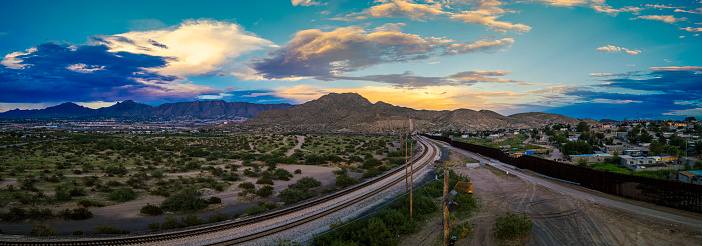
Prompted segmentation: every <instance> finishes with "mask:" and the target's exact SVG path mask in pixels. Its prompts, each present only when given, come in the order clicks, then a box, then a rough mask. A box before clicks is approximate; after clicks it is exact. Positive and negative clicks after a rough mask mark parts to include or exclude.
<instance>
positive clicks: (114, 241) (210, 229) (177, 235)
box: [0, 140, 438, 246]
mask: <svg viewBox="0 0 702 246" xmlns="http://www.w3.org/2000/svg"><path fill="white" fill-rule="evenodd" d="M424 141H426V140H421V141H417V142H418V143H420V144H421V145H422V146H423V148H424V151H423V152H422V154H421V155H419V156H417V157H414V158H413V159H412V160H413V163H415V161H417V160H422V159H424V158H425V157H426V156H427V153H429V152H431V153H432V155H431V156H430V158H429V159H428V160H432V159H433V158H434V156H435V155H436V154H437V152H438V151H435V150H432V151H430V150H429V148H430V147H433V145H431V144H427V143H425V142H424ZM428 163H430V161H424V162H423V163H421V165H420V166H419V167H416V170H420V169H422V168H423V167H425V166H426V165H427V164H428ZM403 170H404V168H403V166H398V167H396V168H394V169H392V170H391V171H388V172H386V173H384V174H382V175H381V176H379V177H377V178H375V179H371V180H366V181H364V182H362V183H359V184H357V185H354V186H352V187H349V188H347V189H344V190H341V191H338V192H335V193H331V194H328V195H325V196H322V197H318V198H316V199H313V200H310V201H306V202H302V203H298V204H294V205H292V206H287V207H283V208H281V209H277V210H273V211H270V212H267V213H263V214H260V215H258V216H253V217H248V218H244V219H241V220H235V221H227V222H224V223H220V224H214V225H208V226H203V227H198V228H191V229H185V230H179V231H173V232H165V233H159V234H150V235H142V236H133V237H118V238H101V239H93V240H90V239H87V240H64V241H28V240H27V241H23V240H17V241H4V240H3V241H0V246H3V245H27V246H29V245H32V246H34V245H51V246H83V245H139V244H149V243H159V242H166V241H171V240H176V239H186V238H190V237H195V236H200V235H205V234H210V233H216V232H220V231H225V230H230V229H234V228H237V227H242V226H246V225H251V224H255V223H258V222H261V221H265V220H268V219H271V218H275V217H278V216H282V215H286V214H289V213H293V212H296V211H299V210H301V209H304V208H307V207H310V206H315V205H319V204H322V203H325V202H327V201H331V200H334V199H336V198H340V197H342V196H345V195H349V194H351V193H353V192H356V191H359V190H362V189H364V188H366V187H368V186H371V185H373V184H375V183H377V182H381V181H382V180H385V179H386V178H389V177H391V176H393V175H395V174H397V173H401V172H402V171H403ZM404 177H405V175H404V174H403V175H402V176H401V178H398V179H395V180H393V181H391V182H389V183H387V184H385V185H383V186H382V187H380V188H378V189H375V190H373V191H371V192H368V193H365V194H363V195H361V196H359V197H356V198H354V199H352V200H350V201H348V202H345V203H343V204H338V205H337V206H335V207H333V208H330V209H327V210H325V211H323V212H320V213H317V214H315V215H312V216H308V217H305V218H304V219H300V220H296V221H294V222H291V223H287V224H284V225H280V226H277V227H275V228H271V229H268V230H265V231H262V232H258V233H254V234H251V235H247V236H243V237H239V238H236V239H231V240H227V241H223V242H219V243H215V244H212V245H232V244H239V243H244V242H248V241H252V240H255V239H258V238H262V237H265V236H268V235H271V234H275V233H277V232H280V231H284V230H286V229H289V228H293V227H296V226H299V225H302V224H305V223H307V222H310V221H313V220H315V219H318V218H321V217H323V216H326V215H329V214H331V213H334V212H336V211H339V210H341V209H344V208H346V207H348V206H351V205H353V204H355V203H357V202H359V201H362V200H364V199H366V198H369V197H371V196H373V195H376V194H378V193H380V192H382V191H384V190H386V189H388V188H390V187H392V186H394V185H396V184H397V183H399V182H400V181H402V180H403V179H402V178H404ZM30 240H31V239H30Z"/></svg>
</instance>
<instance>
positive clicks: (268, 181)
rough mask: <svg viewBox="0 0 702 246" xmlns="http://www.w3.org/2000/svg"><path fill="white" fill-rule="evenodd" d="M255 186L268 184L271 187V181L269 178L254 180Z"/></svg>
mask: <svg viewBox="0 0 702 246" xmlns="http://www.w3.org/2000/svg"><path fill="white" fill-rule="evenodd" d="M256 184H268V185H273V180H272V179H270V178H265V177H263V178H260V179H258V180H256Z"/></svg>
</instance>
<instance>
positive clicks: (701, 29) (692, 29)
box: [680, 27, 702, 32]
mask: <svg viewBox="0 0 702 246" xmlns="http://www.w3.org/2000/svg"><path fill="white" fill-rule="evenodd" d="M680 30H685V31H688V32H702V27H685V28H680Z"/></svg>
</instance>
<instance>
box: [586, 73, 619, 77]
mask: <svg viewBox="0 0 702 246" xmlns="http://www.w3.org/2000/svg"><path fill="white" fill-rule="evenodd" d="M588 75H590V76H592V77H607V76H613V75H614V74H613V73H591V74H588Z"/></svg>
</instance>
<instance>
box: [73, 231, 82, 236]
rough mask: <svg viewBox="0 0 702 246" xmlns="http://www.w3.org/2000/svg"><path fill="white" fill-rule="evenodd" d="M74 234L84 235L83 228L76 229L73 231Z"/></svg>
mask: <svg viewBox="0 0 702 246" xmlns="http://www.w3.org/2000/svg"><path fill="white" fill-rule="evenodd" d="M73 235H74V236H82V235H83V231H81V230H75V231H73Z"/></svg>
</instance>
